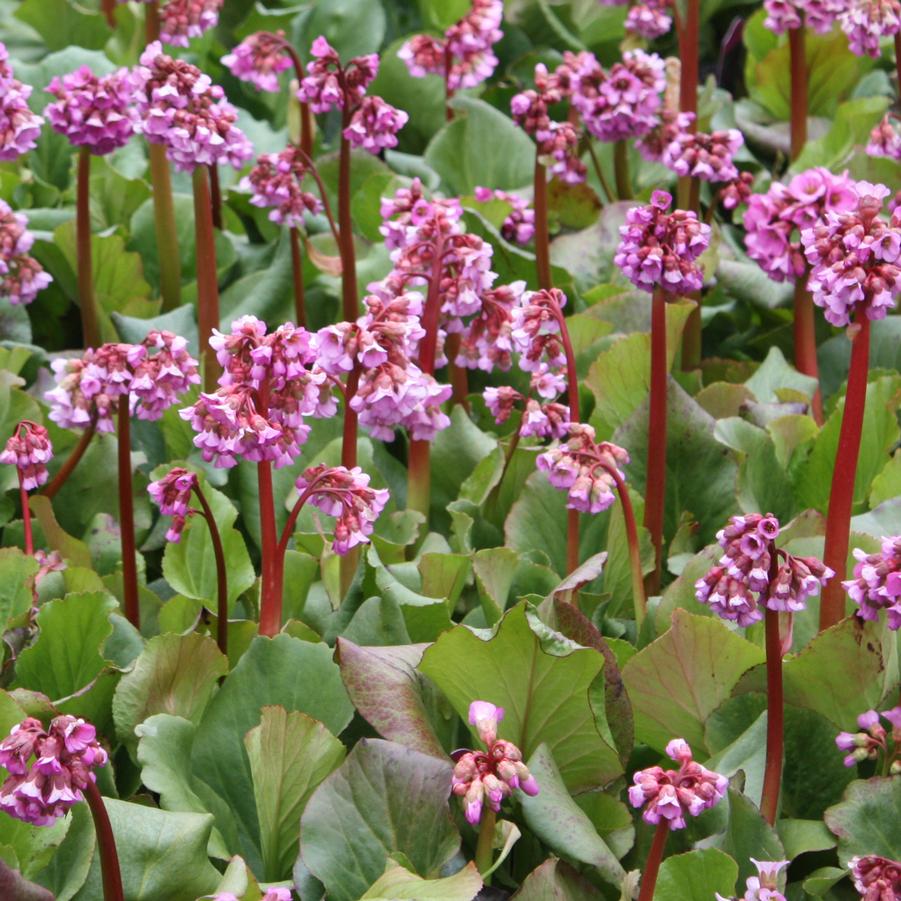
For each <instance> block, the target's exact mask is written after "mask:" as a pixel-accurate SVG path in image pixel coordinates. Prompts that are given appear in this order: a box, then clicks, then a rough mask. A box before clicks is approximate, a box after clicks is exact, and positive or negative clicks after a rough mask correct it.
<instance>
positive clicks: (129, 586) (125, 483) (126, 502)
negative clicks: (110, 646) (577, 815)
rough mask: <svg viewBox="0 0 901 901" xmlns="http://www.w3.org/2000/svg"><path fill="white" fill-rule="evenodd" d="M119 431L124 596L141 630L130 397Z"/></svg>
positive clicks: (133, 621) (122, 399)
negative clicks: (132, 485)
mask: <svg viewBox="0 0 901 901" xmlns="http://www.w3.org/2000/svg"><path fill="white" fill-rule="evenodd" d="M117 425H118V429H117V435H116V441H117V455H118V469H119V473H118V475H119V533H120V538H121V542H122V596H123V599H124V601H125V617H126V619H127V620H128V621H129V622H130V623H131V624H132V625H133V626H134V627H135V628H136V629H140V628H141V611H140V607H139V605H138V565H137V548H136V546H135V511H134V497H133V495H132V490H131V414H130V412H129V409H128V395H125V396H123V397H120V398H119V412H118V423H117Z"/></svg>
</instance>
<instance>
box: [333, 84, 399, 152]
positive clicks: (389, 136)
mask: <svg viewBox="0 0 901 901" xmlns="http://www.w3.org/2000/svg"><path fill="white" fill-rule="evenodd" d="M409 119H410V116H409V115H408V114H407V113H405V112H404V111H403V110H401V109H397V107H394V106H392V105H391V104H390V103H386V102H385V101H384V100H382V98H381V97H377V96H368V97H364V98H363V99H362V100H361V101H360V105H359V106H358V107H357V109H356V111H355V112H354V114H353V116H352V117H351V120H350V122H349V123H348V126H347V128H345V129H344V137H345V138H347V140H348V141H350V143H351V144H352V145H353V146H354V147H359V148H360V149H361V150H367V151H368V152H369V153H376V154H377V153H378V152H379V151H380V150H389V149H390V148H392V147H396V146H397V133H398V132H399V131H400V130H401V129H402V128H403V127H404V126H405V125H406V124H407V122H408V121H409Z"/></svg>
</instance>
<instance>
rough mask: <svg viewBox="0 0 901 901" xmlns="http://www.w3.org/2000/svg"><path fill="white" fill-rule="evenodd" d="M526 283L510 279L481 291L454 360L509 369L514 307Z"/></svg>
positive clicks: (488, 369) (460, 363) (471, 366)
mask: <svg viewBox="0 0 901 901" xmlns="http://www.w3.org/2000/svg"><path fill="white" fill-rule="evenodd" d="M525 287H526V283H525V282H523V281H518V282H511V283H510V284H509V285H499V286H498V287H496V288H490V289H489V290H488V291H483V292H482V305H481V308H480V309H479V310H478V311H477V312H476V313H475V314H474V315H473V317H472V318H471V319H470V320H469V322H468V324H467V327H466V330H465V331H464V332H463V333H462V335H461V336H460V352H459V353H458V354H457V359H456V360H455V361H454V362H455V363H456V364H457V365H458V366H466V367H467V368H469V369H482V370H484V371H485V372H491V371H492V370H494V369H501V370H508V369H509V368H510V366H511V365H512V355H513V351H514V349H515V347H514V341H513V328H514V325H513V318H514V311H515V310H516V309H517V308H518V307H519V305H520V303H521V300H522V296H523V293H524V292H525Z"/></svg>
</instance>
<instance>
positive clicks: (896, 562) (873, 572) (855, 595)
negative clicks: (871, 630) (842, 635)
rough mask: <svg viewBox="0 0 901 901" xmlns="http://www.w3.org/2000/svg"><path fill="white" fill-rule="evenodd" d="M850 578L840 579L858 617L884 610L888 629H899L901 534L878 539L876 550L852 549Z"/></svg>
mask: <svg viewBox="0 0 901 901" xmlns="http://www.w3.org/2000/svg"><path fill="white" fill-rule="evenodd" d="M854 557H855V559H856V560H857V564H856V566H855V567H854V578H853V579H849V580H848V581H846V582H842V585H843V586H844V589H845V591H847V592H848V594H849V595H850V596H851V600H852V601H854V603H855V604H857V606H858V607H859V608H860V610H859V611H858V614H859V615H860V616H861V618H862V619H868V620H876V619H878V618H879V611H880V610H886V611H887V612H888V626H889V628H890V629H894V630H898V629H901V535H895V536H893V537H891V538H883V539H882V548H881V550H880V552H879V553H877V554H868V553H867V552H866V551H863V550H861V549H860V548H855V549H854Z"/></svg>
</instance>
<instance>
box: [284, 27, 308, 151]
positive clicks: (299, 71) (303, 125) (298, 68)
mask: <svg viewBox="0 0 901 901" xmlns="http://www.w3.org/2000/svg"><path fill="white" fill-rule="evenodd" d="M285 53H287V54H288V56H289V57H290V58H291V62H292V64H293V65H294V72H295V74H296V75H297V82H298V84H299V83H300V82H301V81H303V74H304V73H303V63H302V62H301V61H300V57H299V56H298V55H297V51H296V50H295V49H294V48H293V47H292V46H291V45H290V44H289V43H288V42H287V41H286V42H285ZM300 149H301V150H302V151H303V152H304V153H305V154H306V155H307V156H310V155H311V154H312V153H313V113H312V112H311V110H310V104H309V103H301V104H300Z"/></svg>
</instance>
